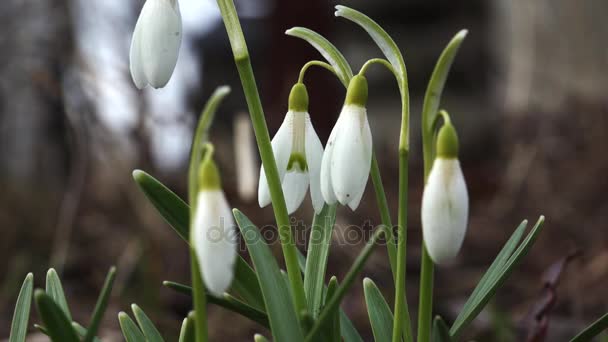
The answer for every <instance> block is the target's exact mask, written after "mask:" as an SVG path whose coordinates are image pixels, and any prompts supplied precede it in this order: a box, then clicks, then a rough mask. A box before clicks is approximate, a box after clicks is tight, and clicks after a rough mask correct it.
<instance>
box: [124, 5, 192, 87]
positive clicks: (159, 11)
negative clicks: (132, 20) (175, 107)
mask: <svg viewBox="0 0 608 342" xmlns="http://www.w3.org/2000/svg"><path fill="white" fill-rule="evenodd" d="M181 42H182V16H181V13H180V10H179V3H178V1H177V0H147V1H146V3H145V4H144V7H143V8H142V10H141V13H140V15H139V18H138V19H137V23H136V24H135V30H134V31H133V38H132V40H131V51H130V55H129V59H130V69H131V77H132V78H133V82H134V83H135V86H137V88H139V89H143V88H145V87H146V86H147V85H148V84H149V85H151V86H152V87H154V88H162V87H164V86H165V85H166V84H167V83H168V82H169V79H170V78H171V75H172V74H173V70H174V69H175V65H176V64H177V57H178V54H179V47H180V45H181Z"/></svg>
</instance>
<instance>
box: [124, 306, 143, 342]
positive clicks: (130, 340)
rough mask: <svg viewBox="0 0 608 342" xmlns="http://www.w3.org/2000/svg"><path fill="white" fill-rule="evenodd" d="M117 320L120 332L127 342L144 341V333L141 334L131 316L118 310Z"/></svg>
mask: <svg viewBox="0 0 608 342" xmlns="http://www.w3.org/2000/svg"><path fill="white" fill-rule="evenodd" d="M118 322H119V323H120V330H122V334H123V336H124V337H125V340H127V342H146V337H145V336H144V334H142V332H141V330H139V328H138V327H137V324H135V322H133V320H132V319H131V317H129V315H127V314H126V313H125V312H120V313H119V314H118Z"/></svg>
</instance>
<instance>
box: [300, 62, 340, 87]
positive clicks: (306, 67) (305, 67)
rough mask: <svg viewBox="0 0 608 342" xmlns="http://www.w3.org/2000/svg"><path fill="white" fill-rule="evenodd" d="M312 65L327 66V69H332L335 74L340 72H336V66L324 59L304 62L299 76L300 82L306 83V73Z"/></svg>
mask: <svg viewBox="0 0 608 342" xmlns="http://www.w3.org/2000/svg"><path fill="white" fill-rule="evenodd" d="M311 66H318V67H322V68H325V69H327V70H329V71H331V72H332V73H333V74H334V75H336V76H338V74H336V70H335V69H334V67H332V66H331V65H329V64H328V63H325V62H322V61H309V62H307V63H306V64H304V66H303V67H302V69H300V76H299V77H298V83H304V75H305V74H306V71H308V68H310V67H311Z"/></svg>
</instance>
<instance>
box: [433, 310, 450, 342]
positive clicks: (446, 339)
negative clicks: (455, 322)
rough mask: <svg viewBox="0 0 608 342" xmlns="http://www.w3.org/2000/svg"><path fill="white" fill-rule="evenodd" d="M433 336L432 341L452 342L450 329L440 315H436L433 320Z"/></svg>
mask: <svg viewBox="0 0 608 342" xmlns="http://www.w3.org/2000/svg"><path fill="white" fill-rule="evenodd" d="M431 338H432V342H452V337H451V336H450V331H449V330H448V327H447V325H445V322H444V321H443V320H442V319H441V317H439V316H437V317H435V320H434V321H433V335H432V336H431Z"/></svg>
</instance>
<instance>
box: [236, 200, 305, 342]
mask: <svg viewBox="0 0 608 342" xmlns="http://www.w3.org/2000/svg"><path fill="white" fill-rule="evenodd" d="M233 213H234V217H235V219H236V222H237V224H238V226H239V228H240V229H241V234H242V236H243V238H244V240H245V242H246V243H247V248H248V250H249V254H250V255H251V260H252V261H253V265H254V266H255V269H256V271H257V273H258V276H259V277H258V280H259V283H260V288H261V290H262V294H263V296H264V303H266V310H267V311H266V312H267V314H268V319H269V321H270V328H271V331H272V333H273V335H274V339H275V340H277V341H302V340H303V336H302V331H301V329H300V323H299V321H298V318H297V315H296V312H295V310H294V306H293V303H292V300H291V296H290V294H289V289H288V288H287V286H286V285H285V283H284V282H283V279H282V277H281V271H280V270H279V266H278V265H277V262H276V259H275V258H274V256H273V255H272V252H271V251H270V248H268V245H267V244H266V242H265V241H264V238H263V237H262V235H261V234H260V232H259V231H258V229H257V227H255V226H254V225H253V223H251V221H250V220H249V219H248V218H247V217H246V216H245V215H244V214H243V213H241V212H240V211H239V210H237V209H234V210H233Z"/></svg>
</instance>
